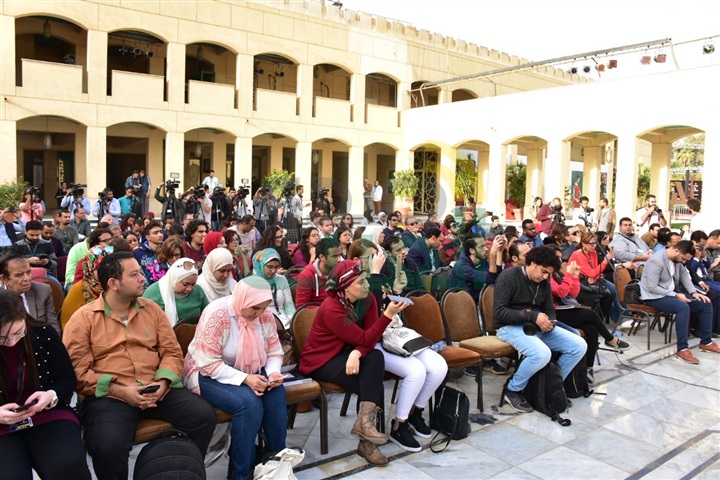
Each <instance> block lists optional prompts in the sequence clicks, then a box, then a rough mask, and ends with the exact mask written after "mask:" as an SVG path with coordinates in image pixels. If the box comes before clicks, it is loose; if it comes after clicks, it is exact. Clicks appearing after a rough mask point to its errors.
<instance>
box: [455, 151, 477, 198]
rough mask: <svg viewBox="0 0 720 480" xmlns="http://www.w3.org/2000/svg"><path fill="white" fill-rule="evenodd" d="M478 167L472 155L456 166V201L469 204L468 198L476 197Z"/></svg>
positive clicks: (468, 155) (458, 162) (459, 161)
mask: <svg viewBox="0 0 720 480" xmlns="http://www.w3.org/2000/svg"><path fill="white" fill-rule="evenodd" d="M477 175H478V173H477V165H475V159H474V158H473V156H472V154H470V153H468V154H467V159H464V160H458V161H457V164H456V166H455V199H456V200H458V199H460V200H463V201H464V202H467V199H468V197H475V188H476V187H477Z"/></svg>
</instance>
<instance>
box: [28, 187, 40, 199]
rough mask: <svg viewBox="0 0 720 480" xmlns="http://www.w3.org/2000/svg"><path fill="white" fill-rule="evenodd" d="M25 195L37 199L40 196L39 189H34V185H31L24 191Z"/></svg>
mask: <svg viewBox="0 0 720 480" xmlns="http://www.w3.org/2000/svg"><path fill="white" fill-rule="evenodd" d="M25 193H29V194H30V195H33V196H36V197H39V196H40V189H39V188H38V187H36V186H35V185H31V186H29V187H28V188H27V190H25Z"/></svg>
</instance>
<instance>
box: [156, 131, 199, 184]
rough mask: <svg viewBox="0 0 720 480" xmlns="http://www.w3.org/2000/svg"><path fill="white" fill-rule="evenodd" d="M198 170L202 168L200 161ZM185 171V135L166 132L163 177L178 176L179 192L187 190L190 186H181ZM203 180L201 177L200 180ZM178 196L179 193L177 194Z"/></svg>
mask: <svg viewBox="0 0 720 480" xmlns="http://www.w3.org/2000/svg"><path fill="white" fill-rule="evenodd" d="M200 168H202V161H201V165H200ZM184 171H185V134H184V133H182V132H167V133H166V135H165V175H164V179H165V180H167V179H168V178H170V174H171V173H179V174H180V182H181V183H180V190H182V191H184V190H187V189H188V188H189V187H190V186H191V185H183V182H184V176H183V172H184ZM203 178H204V176H203V175H201V177H200V180H202V179H203ZM178 194H179V192H178Z"/></svg>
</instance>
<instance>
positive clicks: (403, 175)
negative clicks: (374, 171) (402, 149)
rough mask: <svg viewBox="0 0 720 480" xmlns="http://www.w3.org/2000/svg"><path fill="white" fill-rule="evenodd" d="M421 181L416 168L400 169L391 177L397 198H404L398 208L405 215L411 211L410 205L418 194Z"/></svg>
mask: <svg viewBox="0 0 720 480" xmlns="http://www.w3.org/2000/svg"><path fill="white" fill-rule="evenodd" d="M419 183H420V180H418V178H417V176H415V170H412V169H408V170H398V171H396V172H395V175H394V176H393V178H391V179H390V185H392V191H393V195H395V198H396V199H398V200H402V203H399V202H398V210H400V213H402V214H403V217H407V216H408V215H409V213H410V206H411V205H412V202H413V198H414V197H415V195H417V192H418V184H419Z"/></svg>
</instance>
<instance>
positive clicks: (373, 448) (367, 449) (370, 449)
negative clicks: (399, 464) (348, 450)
mask: <svg viewBox="0 0 720 480" xmlns="http://www.w3.org/2000/svg"><path fill="white" fill-rule="evenodd" d="M358 454H359V455H360V456H361V457H363V458H364V459H365V460H367V461H368V463H371V464H373V465H377V466H380V467H381V466H384V465H387V464H388V459H387V457H386V456H385V455H383V454H382V452H381V451H380V450H379V449H378V448H377V445H375V444H374V443H370V442H368V441H367V440H360V443H358Z"/></svg>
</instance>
